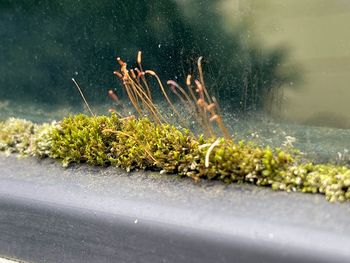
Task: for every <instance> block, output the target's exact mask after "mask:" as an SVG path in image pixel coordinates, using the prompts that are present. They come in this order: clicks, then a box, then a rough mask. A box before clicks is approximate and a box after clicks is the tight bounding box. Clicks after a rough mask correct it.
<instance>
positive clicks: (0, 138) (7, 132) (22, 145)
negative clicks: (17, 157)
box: [0, 118, 35, 153]
mask: <svg viewBox="0 0 350 263" xmlns="http://www.w3.org/2000/svg"><path fill="white" fill-rule="evenodd" d="M34 129H35V124H33V123H32V122H30V121H26V120H23V119H16V118H10V119H8V120H6V121H5V122H0V150H1V151H5V152H7V153H25V151H26V150H27V149H28V148H29V146H30V138H31V136H32V135H33V133H34Z"/></svg>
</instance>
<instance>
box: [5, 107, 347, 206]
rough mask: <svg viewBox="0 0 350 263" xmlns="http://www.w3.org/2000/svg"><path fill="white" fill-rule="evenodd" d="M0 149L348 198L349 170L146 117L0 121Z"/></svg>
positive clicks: (342, 198) (78, 116)
mask: <svg viewBox="0 0 350 263" xmlns="http://www.w3.org/2000/svg"><path fill="white" fill-rule="evenodd" d="M0 150H2V151H9V152H19V153H22V154H29V155H33V156H49V157H52V158H58V159H61V160H62V163H63V165H64V166H67V165H68V164H69V163H73V162H75V163H79V162H87V163H90V164H93V165H113V166H119V167H123V168H124V169H126V170H127V171H130V170H132V169H153V170H158V171H159V170H160V171H162V172H168V173H172V174H178V175H182V176H188V177H191V178H193V179H194V180H199V179H202V178H203V179H215V180H221V181H224V182H226V183H231V182H248V183H253V184H256V185H261V186H269V187H271V188H272V189H274V190H284V191H297V192H307V193H322V194H325V196H326V198H327V200H329V201H345V200H350V169H349V168H348V167H345V166H336V165H331V164H312V163H302V162H300V161H298V159H297V158H296V157H295V155H294V154H290V153H288V152H286V151H282V150H281V149H271V148H269V147H266V148H262V147H258V146H254V145H253V144H251V143H245V142H235V141H234V140H231V139H224V138H219V139H217V140H214V139H204V138H203V136H199V137H196V136H194V135H193V134H191V132H190V131H189V130H186V129H183V130H179V129H177V128H175V127H174V126H172V125H169V124H156V123H154V122H152V121H150V120H149V119H147V118H141V119H130V118H128V119H119V118H118V117H117V116H116V115H114V114H112V115H111V116H110V117H107V116H94V117H88V116H85V115H82V114H80V115H75V116H70V117H67V118H65V119H63V120H62V121H61V122H59V123H51V124H43V125H36V124H33V123H31V122H27V121H24V120H18V119H9V120H8V121H6V122H3V123H0Z"/></svg>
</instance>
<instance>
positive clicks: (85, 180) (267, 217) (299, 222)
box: [0, 155, 350, 256]
mask: <svg viewBox="0 0 350 263" xmlns="http://www.w3.org/2000/svg"><path fill="white" fill-rule="evenodd" d="M0 171H1V172H0V195H2V196H4V195H5V196H13V197H16V196H17V197H21V198H28V199H31V200H38V201H42V200H45V201H46V202H50V203H54V204H55V203H56V204H65V205H69V206H70V207H80V206H81V205H82V204H83V207H85V208H86V209H90V210H94V211H96V212H97V213H98V212H99V211H102V212H106V211H108V212H109V213H125V211H127V214H128V216H130V217H131V218H134V220H137V219H138V218H144V219H149V220H155V221H160V222H166V223H169V224H180V225H181V224H183V225H186V226H191V227H194V228H198V229H206V230H210V231H214V232H224V233H232V234H235V235H248V236H256V235H257V236H263V237H265V238H266V239H269V240H271V241H272V242H282V243H288V242H292V243H294V242H295V241H296V239H298V242H301V243H304V244H305V245H310V244H312V242H314V241H315V238H318V240H317V246H318V248H319V249H324V248H329V247H333V248H334V249H340V250H342V249H341V248H342V245H344V244H350V238H349V236H350V221H349V216H350V203H343V204H339V203H336V204H331V203H328V202H327V201H326V200H325V199H324V196H322V195H310V194H300V193H286V192H274V191H272V190H270V189H268V188H259V187H255V186H252V185H235V184H232V185H225V184H223V183H220V182H213V181H202V182H200V183H194V182H193V181H192V180H189V179H184V178H178V177H177V176H174V175H160V174H159V173H156V172H144V171H140V172H133V173H129V174H128V173H125V172H124V171H122V170H120V169H117V168H114V167H109V168H103V167H91V166H87V165H74V166H71V167H69V168H66V169H65V168H63V167H61V165H60V164H59V163H58V162H56V161H54V160H48V159H44V160H37V159H34V158H24V159H21V160H18V159H17V158H16V157H14V156H9V157H6V156H4V155H0ZM131 204H134V205H135V206H133V205H131ZM130 205H131V206H130ZM237 224H239V225H240V227H239V228H237ZM324 235H326V236H324ZM325 237H327V238H325ZM332 240H333V241H334V242H331V241H332ZM301 243H299V244H297V245H301ZM343 252H344V251H342V253H343ZM346 253H347V254H348V255H349V256H350V251H346Z"/></svg>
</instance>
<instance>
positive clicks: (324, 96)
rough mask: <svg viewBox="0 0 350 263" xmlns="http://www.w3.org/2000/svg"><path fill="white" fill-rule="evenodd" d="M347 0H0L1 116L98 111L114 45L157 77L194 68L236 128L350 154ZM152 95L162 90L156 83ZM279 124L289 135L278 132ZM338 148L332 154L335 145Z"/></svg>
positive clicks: (267, 139)
mask: <svg viewBox="0 0 350 263" xmlns="http://www.w3.org/2000/svg"><path fill="white" fill-rule="evenodd" d="M349 22H350V3H349V1H347V0H332V1H329V0H309V1H301V0H284V1H279V0H264V1H261V0H217V1H214V0H203V1H199V0H198V1H195V0H162V1H158V0H155V1H146V0H135V1H120V0H99V1H97V0H84V1H79V0H75V1H73V0H60V1H49V0H2V1H1V2H0V37H1V44H0V62H1V63H0V118H1V119H5V118H7V117H9V116H12V115H15V116H17V117H25V118H28V119H31V120H35V121H48V120H52V119H57V118H62V117H63V116H65V115H67V114H69V113H76V112H82V111H84V112H86V109H84V106H83V103H82V100H81V98H80V96H79V94H78V92H77V90H76V89H75V87H74V84H73V83H72V80H71V79H72V78H74V79H75V80H76V81H77V82H78V83H79V85H80V86H81V88H82V90H83V92H84V94H85V96H86V98H87V100H88V101H89V104H90V105H91V107H92V108H93V110H94V111H95V112H98V113H107V109H108V108H109V106H110V105H112V102H111V101H110V100H109V98H108V96H107V91H108V90H109V89H110V88H113V89H114V90H115V91H116V92H117V93H118V94H119V95H120V96H121V97H122V98H123V99H126V96H125V94H123V93H122V87H121V83H120V82H119V81H118V79H116V77H115V76H114V75H113V71H114V70H115V69H117V68H118V65H117V62H116V59H115V58H116V57H118V56H120V57H122V58H123V59H124V60H126V61H127V62H128V64H129V65H131V66H133V65H134V66H135V65H136V54H137V52H138V51H139V50H142V52H143V65H144V67H145V68H149V69H152V70H155V71H156V72H157V73H158V74H159V76H160V77H161V78H162V80H163V81H164V82H166V80H168V79H173V80H176V81H178V82H179V83H181V84H182V83H184V81H185V78H186V75H187V74H188V73H191V74H192V73H194V74H196V72H197V70H196V61H197V59H198V57H199V56H203V70H204V76H205V81H206V84H207V86H208V87H209V89H210V93H211V94H212V95H214V96H215V97H216V98H218V100H219V102H220V104H221V106H222V108H223V112H224V113H223V115H224V118H225V120H226V122H227V123H228V125H229V126H230V127H231V131H232V132H233V133H235V134H236V135H235V136H236V137H239V138H243V139H249V140H255V141H257V142H258V143H261V144H271V145H273V146H280V145H282V144H283V143H285V142H286V138H289V137H293V138H295V140H293V142H294V146H296V147H299V148H301V149H302V150H303V151H305V152H307V153H309V154H310V155H311V156H313V157H315V158H318V159H326V160H333V161H341V162H347V161H350V157H349V155H348V149H350V103H348V102H349V100H350V88H349V87H348V86H349V83H350V74H349V69H350V27H349V26H348V25H349ZM155 93H156V94H155V100H161V95H160V94H159V92H158V94H157V92H156V91H155ZM288 136H289V137H288ZM339 156H341V158H340V157H339Z"/></svg>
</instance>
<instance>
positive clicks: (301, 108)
mask: <svg viewBox="0 0 350 263" xmlns="http://www.w3.org/2000/svg"><path fill="white" fill-rule="evenodd" d="M219 5H220V8H221V10H222V12H223V14H224V16H223V19H224V23H225V25H226V26H227V28H228V30H229V29H230V26H231V25H232V24H234V22H235V20H236V19H240V20H242V19H243V20H244V19H245V20H246V21H247V23H250V24H251V26H252V34H253V35H254V37H258V38H260V39H261V40H263V43H265V45H266V46H269V47H274V46H278V45H281V44H282V45H286V46H287V47H288V48H289V50H290V51H291V52H290V59H289V64H287V65H285V67H286V68H288V67H289V66H293V65H296V66H297V67H299V68H300V69H301V72H302V77H303V78H302V81H301V82H299V83H290V87H286V89H285V101H284V102H283V105H282V106H283V107H282V116H283V117H284V118H286V119H287V120H289V121H296V122H299V123H306V124H314V125H321V126H333V127H340V128H350V1H348V0H223V1H221V2H220V4H219Z"/></svg>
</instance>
